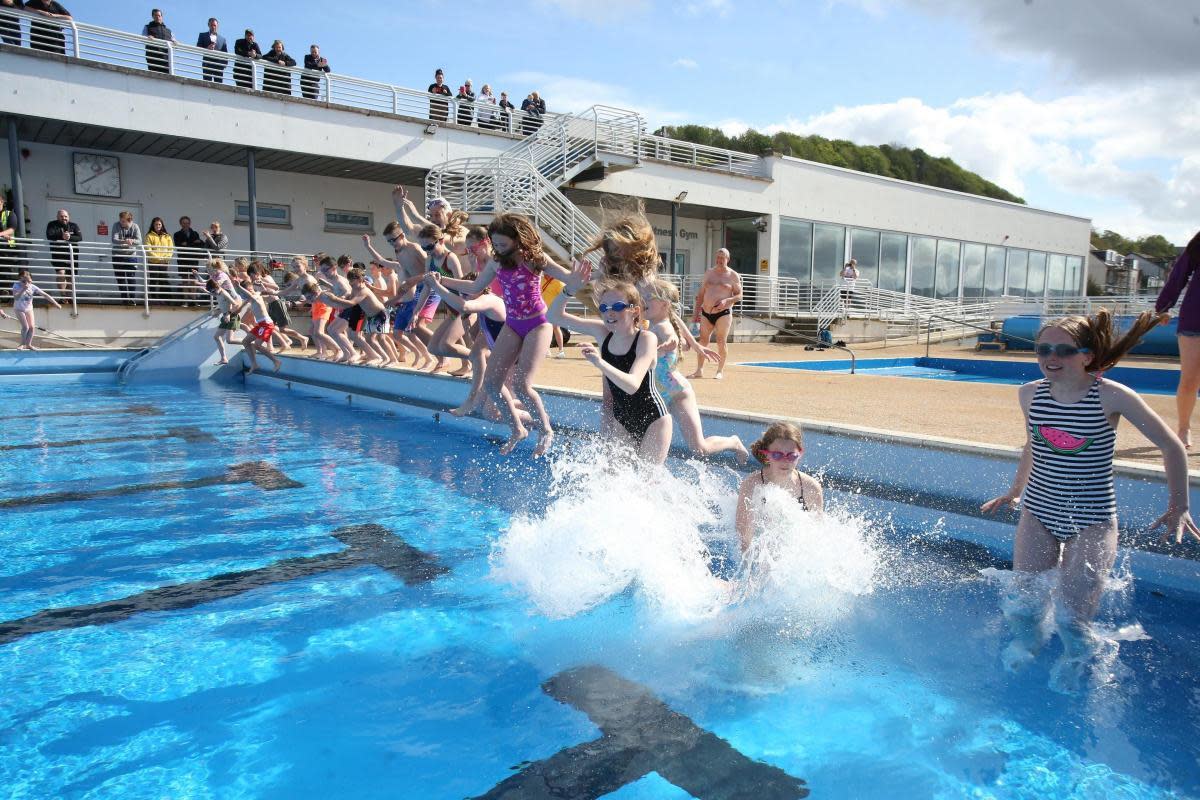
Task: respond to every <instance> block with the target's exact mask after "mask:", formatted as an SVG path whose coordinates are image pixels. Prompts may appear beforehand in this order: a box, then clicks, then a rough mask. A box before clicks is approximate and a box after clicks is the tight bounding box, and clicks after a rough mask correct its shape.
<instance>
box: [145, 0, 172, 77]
mask: <svg viewBox="0 0 1200 800" xmlns="http://www.w3.org/2000/svg"><path fill="white" fill-rule="evenodd" d="M142 36H145V37H147V38H150V39H155V40H157V41H155V42H152V43H150V44H147V45H146V69H148V70H150V71H151V72H162V73H164V74H169V73H170V72H171V57H170V55H169V51H170V47H169V46H168V45H165V44H159V43H158V42H171V43H175V35H174V34H172V33H171V29H170V28H168V27H167V25H166V23H164V22H163V12H162V10H161V9H157V8H156V9H154V10H153V11H151V12H150V21H149V22H147V23H146V24H145V25H144V26H143V27H142Z"/></svg>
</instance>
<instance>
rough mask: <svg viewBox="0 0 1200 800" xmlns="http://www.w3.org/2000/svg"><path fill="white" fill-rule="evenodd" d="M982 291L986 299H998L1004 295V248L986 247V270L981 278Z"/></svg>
mask: <svg viewBox="0 0 1200 800" xmlns="http://www.w3.org/2000/svg"><path fill="white" fill-rule="evenodd" d="M983 285H984V290H985V291H986V292H987V296H988V297H999V296H1000V295H1002V294H1004V248H1003V247H988V249H987V268H986V270H985V272H984V278H983Z"/></svg>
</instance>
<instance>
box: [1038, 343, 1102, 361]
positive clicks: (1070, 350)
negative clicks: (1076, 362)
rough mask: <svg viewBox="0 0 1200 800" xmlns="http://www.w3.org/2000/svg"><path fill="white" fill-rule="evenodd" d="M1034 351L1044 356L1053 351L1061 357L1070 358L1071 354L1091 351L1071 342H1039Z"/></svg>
mask: <svg viewBox="0 0 1200 800" xmlns="http://www.w3.org/2000/svg"><path fill="white" fill-rule="evenodd" d="M1033 350H1034V352H1035V353H1037V354H1038V355H1039V356H1041V357H1042V358H1045V357H1046V356H1048V355H1050V354H1051V353H1053V354H1054V355H1056V356H1058V357H1059V358H1070V357H1071V356H1075V355H1079V354H1080V353H1089V352H1091V351H1090V350H1088V349H1087V348H1086V347H1075V346H1074V345H1069V344H1039V345H1038V346H1037V347H1035V348H1033Z"/></svg>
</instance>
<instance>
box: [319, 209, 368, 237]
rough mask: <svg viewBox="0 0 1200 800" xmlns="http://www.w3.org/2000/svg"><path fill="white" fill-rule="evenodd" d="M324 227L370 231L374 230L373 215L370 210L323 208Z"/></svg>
mask: <svg viewBox="0 0 1200 800" xmlns="http://www.w3.org/2000/svg"><path fill="white" fill-rule="evenodd" d="M325 228H326V230H331V231H356V232H359V233H372V232H374V230H375V215H374V214H372V213H371V212H370V211H342V210H340V209H336V208H327V209H325Z"/></svg>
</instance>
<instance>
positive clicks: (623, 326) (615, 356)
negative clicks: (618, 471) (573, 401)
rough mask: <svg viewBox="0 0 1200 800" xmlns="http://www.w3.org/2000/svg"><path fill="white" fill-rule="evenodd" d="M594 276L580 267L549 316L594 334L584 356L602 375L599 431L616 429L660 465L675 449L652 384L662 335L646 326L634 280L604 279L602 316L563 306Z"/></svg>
mask: <svg viewBox="0 0 1200 800" xmlns="http://www.w3.org/2000/svg"><path fill="white" fill-rule="evenodd" d="M590 280H591V265H590V264H588V263H587V262H582V263H580V264H578V265H576V267H575V269H574V270H572V272H571V274H570V276H568V278H567V280H565V281H564V283H565V284H566V288H564V289H563V290H562V292H560V293H559V295H558V297H556V298H554V302H553V303H551V304H550V311H549V313H548V314H547V315H546V316H547V318H548V319H549V320H550V322H551V324H553V325H559V326H561V327H564V328H567V329H568V330H572V331H575V332H576V333H582V334H585V335H587V336H591V337H593V338H594V339H595V340H596V341H598V342H600V347H599V348H597V347H596V346H595V345H593V344H585V345H584V346H583V347H582V348H580V352H581V354H582V355H583V357H584V358H585V359H586V360H587V361H588V362H589V363H591V364H592V365H593V366H594V367H596V368H597V369H599V370H600V374H601V375H603V376H604V383H603V390H604V401H603V403H602V404H601V411H600V414H601V417H600V431H601V433H606V432H612V433H614V434H615V435H616V437H617V438H618V439H620V440H622V441H624V442H625V443H626V444H628V445H629V446H630V447H632V448H633V450H634V451H636V452H637V454H638V456H640V457H641V458H642V460H643V461H646V462H647V463H650V464H662V463H663V462H664V461H666V460H667V452H668V451H669V450H670V449H671V434H672V432H673V429H672V426H671V414H670V411H668V409H667V404H666V403H665V402H664V401H663V399H662V395H661V394H659V393H658V387H657V385H656V384H655V382H654V374H653V373H654V363H655V361H656V360H657V359H658V337H656V336H655V335H654V334H653V333H651V332H650V331H648V330H642V319H641V310H642V298H641V295H640V294H639V293H638V290H637V289H635V288H634V287H633V284H630V283H621V282H613V281H607V282H601V283H599V284H597V285H596V286H595V287H593V289H594V293H595V294H594V296H595V298H596V300H597V301H598V302H597V308H598V309H599V311H600V319H599V320H594V319H585V318H583V317H577V316H575V315H574V314H568V313H567V312H566V310H565V307H566V304H567V299H568V298H569V297H570V296H571V295H572V293H574V292H576V291H578V290H579V289H580V288H581V287H582V286H584V285H585V284H587V283H588V282H589V281H590Z"/></svg>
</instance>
